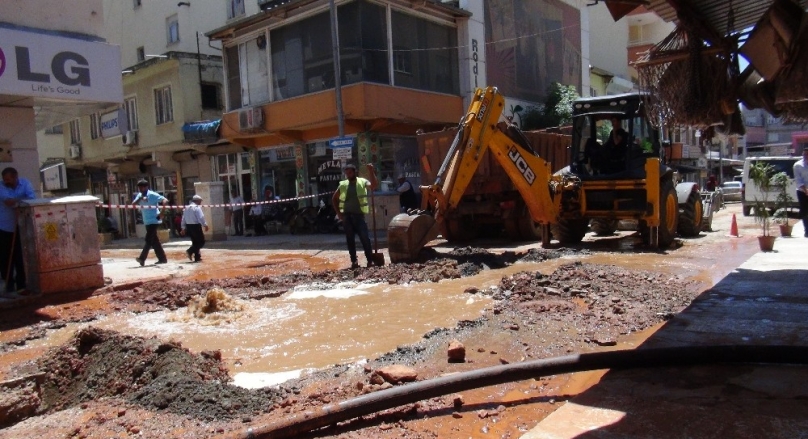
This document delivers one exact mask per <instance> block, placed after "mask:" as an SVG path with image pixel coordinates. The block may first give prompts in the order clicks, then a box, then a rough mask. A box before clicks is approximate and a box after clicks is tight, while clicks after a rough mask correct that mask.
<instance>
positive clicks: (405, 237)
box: [388, 87, 559, 262]
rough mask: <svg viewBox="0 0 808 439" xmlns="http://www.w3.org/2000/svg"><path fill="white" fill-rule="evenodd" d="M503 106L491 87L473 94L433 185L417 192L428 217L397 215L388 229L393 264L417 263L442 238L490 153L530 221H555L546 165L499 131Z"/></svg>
mask: <svg viewBox="0 0 808 439" xmlns="http://www.w3.org/2000/svg"><path fill="white" fill-rule="evenodd" d="M504 106H505V98H504V97H503V96H502V95H500V94H499V92H498V91H497V89H496V88H495V87H487V88H485V89H477V90H476V92H475V94H474V97H473V98H472V101H471V105H470V106H469V111H468V113H467V114H466V116H465V117H464V118H463V120H462V121H461V122H460V126H459V129H458V133H457V136H456V137H455V140H454V142H453V144H452V146H451V148H450V149H449V152H448V153H447V155H446V158H445V159H444V161H443V164H442V165H441V168H440V170H439V171H438V174H437V178H436V181H435V182H434V183H433V184H432V185H429V186H421V192H422V194H423V200H422V208H423V209H424V210H431V212H432V215H431V216H430V215H427V214H418V215H409V214H400V215H397V216H396V217H395V218H393V221H392V222H391V223H390V226H389V227H388V251H389V253H390V259H391V261H393V262H399V261H405V260H412V259H415V258H416V257H417V255H418V252H419V251H420V250H421V248H423V246H424V245H426V243H427V242H429V241H430V240H432V239H434V238H436V237H437V235H438V234H439V233H440V231H441V230H443V231H444V232H445V229H444V227H445V218H446V215H447V214H449V213H450V212H452V211H453V210H454V209H456V208H457V207H458V205H459V203H460V200H461V198H462V197H463V194H464V193H465V191H466V189H467V187H468V185H469V184H470V182H471V180H472V178H473V177H474V174H475V172H476V171H477V168H478V167H479V165H480V162H481V160H482V159H483V156H484V154H485V152H486V151H487V150H489V149H490V150H491V153H492V154H494V157H495V158H496V160H497V161H498V163H499V164H500V165H501V166H502V168H503V169H504V170H505V172H506V174H507V175H508V176H509V178H510V179H511V181H512V182H513V184H514V186H515V187H516V188H517V190H518V191H519V193H520V194H521V195H522V198H523V199H524V201H525V204H526V205H527V208H528V210H529V212H530V216H531V217H532V219H533V221H534V222H536V223H541V224H544V225H549V223H551V222H552V221H553V220H554V219H555V218H556V216H557V213H558V209H559V207H558V206H556V205H555V204H554V202H553V197H552V194H551V193H550V184H549V183H550V181H551V178H552V173H551V171H550V164H549V163H548V162H546V161H545V160H543V159H542V158H540V157H538V156H537V155H535V154H534V153H533V151H532V150H531V149H530V147H529V145H526V144H525V145H520V142H519V141H518V140H519V139H512V138H511V137H509V136H508V135H507V134H506V133H505V132H503V130H502V129H500V126H501V125H499V118H500V116H501V115H502V111H503V108H504ZM548 233H549V229H548ZM547 240H548V242H549V234H548V235H547Z"/></svg>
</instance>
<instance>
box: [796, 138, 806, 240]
mask: <svg viewBox="0 0 808 439" xmlns="http://www.w3.org/2000/svg"><path fill="white" fill-rule="evenodd" d="M794 182H795V183H796V184H797V201H798V202H799V203H800V218H802V227H803V230H804V231H805V237H806V238H808V146H804V147H803V148H802V158H801V159H800V160H797V162H796V163H794Z"/></svg>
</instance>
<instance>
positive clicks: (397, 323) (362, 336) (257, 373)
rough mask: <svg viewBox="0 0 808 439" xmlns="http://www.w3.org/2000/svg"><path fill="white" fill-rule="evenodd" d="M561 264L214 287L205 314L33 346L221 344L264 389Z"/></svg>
mask: <svg viewBox="0 0 808 439" xmlns="http://www.w3.org/2000/svg"><path fill="white" fill-rule="evenodd" d="M559 263H561V261H552V262H547V263H545V264H544V265H543V264H540V263H518V264H514V265H512V266H509V267H507V268H504V269H499V270H483V271H481V272H480V273H478V274H477V275H474V276H470V277H464V278H459V279H447V280H444V281H441V282H437V283H414V284H406V285H390V284H386V283H370V284H363V283H357V282H344V283H341V284H336V285H329V284H325V283H314V284H306V285H300V286H297V287H295V288H294V289H293V290H292V291H290V292H288V293H286V294H284V295H282V296H280V297H272V298H264V299H261V300H242V299H238V298H235V297H233V296H230V295H228V294H227V291H225V290H223V289H212V290H209V291H210V292H221V294H222V295H223V296H222V297H221V298H220V299H219V302H218V303H217V304H216V306H215V307H214V308H215V309H210V310H204V309H202V308H203V306H204V301H194V300H192V301H191V302H190V303H189V305H188V306H187V307H183V308H179V309H176V310H162V311H157V312H150V313H139V314H135V313H114V314H109V315H107V316H103V317H100V318H99V319H98V320H96V321H93V322H90V323H72V324H67V325H66V326H64V327H63V328H60V329H56V330H53V331H49V333H48V335H47V336H46V337H44V338H42V339H39V340H35V341H32V342H30V343H28V346H27V348H28V349H34V350H37V351H40V350H41V349H43V348H49V347H54V346H57V345H59V344H61V343H64V342H65V341H66V340H67V339H68V338H70V337H71V336H72V335H73V334H74V333H75V332H76V331H77V330H79V329H80V328H84V327H87V326H95V327H98V328H101V329H109V330H115V331H119V332H122V333H126V334H131V335H137V336H141V337H146V338H149V337H158V338H161V339H166V340H174V341H177V342H178V343H180V344H181V345H182V346H183V347H185V348H188V349H190V350H191V351H193V352H201V351H203V350H219V351H221V353H222V359H223V360H224V362H225V363H226V364H227V366H228V369H229V370H230V373H231V375H232V376H233V377H234V383H235V384H236V385H240V386H244V387H248V388H255V387H262V386H267V385H272V384H277V383H278V382H282V381H284V380H286V379H289V378H294V377H296V376H297V375H299V373H300V372H301V371H302V370H305V369H318V368H323V367H327V366H331V365H334V364H344V363H351V362H358V361H363V360H366V359H368V358H373V357H375V356H378V355H380V354H382V353H384V352H388V351H390V350H394V349H395V348H396V347H397V346H400V345H407V344H412V343H415V342H417V341H418V340H419V339H421V337H422V335H423V334H425V333H427V332H429V331H431V330H433V329H435V328H443V327H452V326H454V325H455V324H456V322H457V321H458V320H474V319H476V318H478V317H479V316H480V315H481V314H482V312H483V310H484V309H485V308H486V307H488V306H490V305H491V303H492V300H491V298H490V297H489V296H485V295H470V294H467V293H465V291H466V289H467V288H470V287H481V288H486V287H490V286H493V285H496V284H497V283H498V282H499V281H500V279H501V277H502V276H504V275H509V274H512V273H514V272H517V271H521V270H542V271H546V272H551V271H552V270H553V269H554V267H555V266H557V265H558V264H559Z"/></svg>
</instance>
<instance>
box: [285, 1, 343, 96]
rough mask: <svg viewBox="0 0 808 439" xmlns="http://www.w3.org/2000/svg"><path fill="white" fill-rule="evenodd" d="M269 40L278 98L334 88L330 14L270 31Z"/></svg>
mask: <svg viewBox="0 0 808 439" xmlns="http://www.w3.org/2000/svg"><path fill="white" fill-rule="evenodd" d="M270 41H271V45H272V86H273V89H274V92H275V99H285V98H290V97H294V96H300V95H302V94H304V93H311V92H316V91H320V90H323V89H325V88H331V87H333V86H334V63H333V56H332V52H331V24H330V20H329V14H328V13H327V12H326V13H322V14H318V15H316V16H314V17H311V18H308V19H306V20H303V21H301V22H299V23H294V24H292V25H289V26H286V27H283V28H280V29H275V30H273V31H271V32H270Z"/></svg>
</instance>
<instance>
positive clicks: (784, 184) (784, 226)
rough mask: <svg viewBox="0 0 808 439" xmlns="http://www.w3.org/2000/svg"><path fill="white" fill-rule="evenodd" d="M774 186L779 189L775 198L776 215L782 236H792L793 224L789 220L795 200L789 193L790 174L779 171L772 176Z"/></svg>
mask: <svg viewBox="0 0 808 439" xmlns="http://www.w3.org/2000/svg"><path fill="white" fill-rule="evenodd" d="M771 185H772V187H773V188H774V189H775V190H777V198H775V200H774V205H775V212H774V217H775V218H776V219H777V223H778V224H779V225H780V236H784V237H786V236H791V229H792V227H793V226H792V225H791V223H789V221H788V214H789V213H790V210H791V203H792V202H793V201H794V199H793V198H791V194H789V193H788V174H786V173H785V172H778V173H776V174H774V176H773V177H772V178H771Z"/></svg>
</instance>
